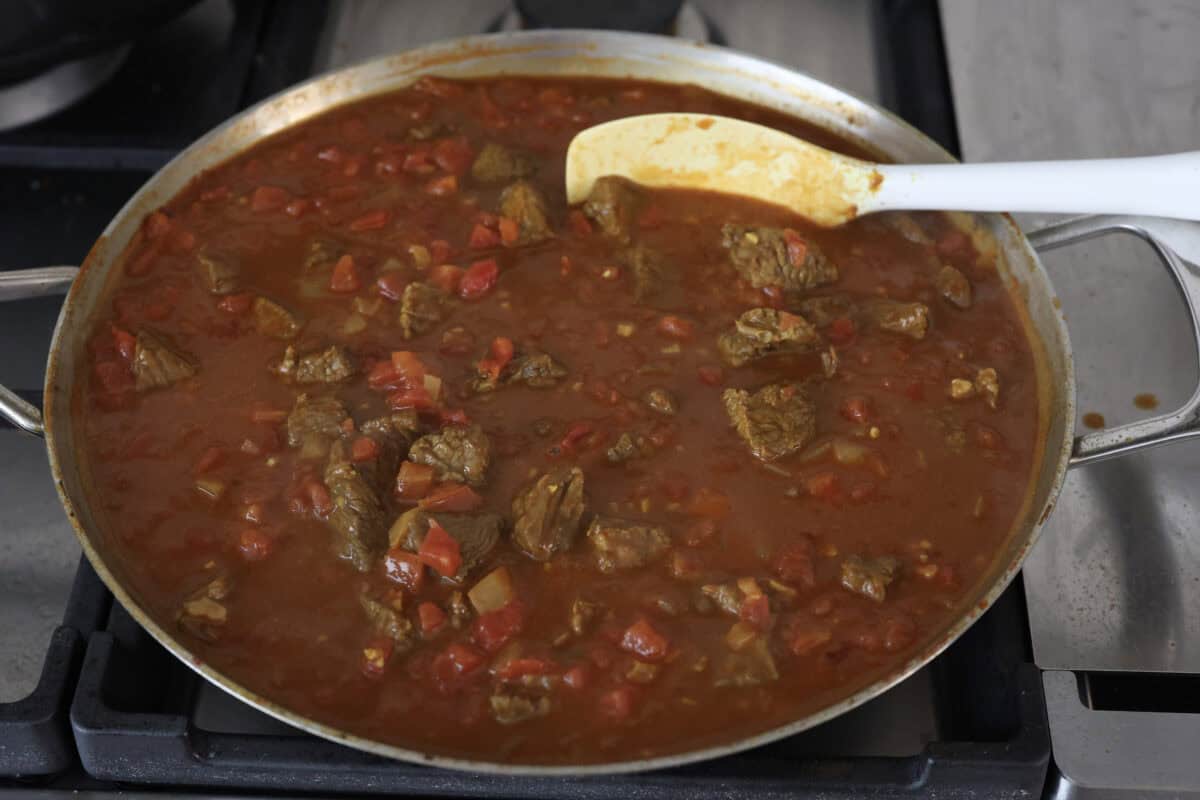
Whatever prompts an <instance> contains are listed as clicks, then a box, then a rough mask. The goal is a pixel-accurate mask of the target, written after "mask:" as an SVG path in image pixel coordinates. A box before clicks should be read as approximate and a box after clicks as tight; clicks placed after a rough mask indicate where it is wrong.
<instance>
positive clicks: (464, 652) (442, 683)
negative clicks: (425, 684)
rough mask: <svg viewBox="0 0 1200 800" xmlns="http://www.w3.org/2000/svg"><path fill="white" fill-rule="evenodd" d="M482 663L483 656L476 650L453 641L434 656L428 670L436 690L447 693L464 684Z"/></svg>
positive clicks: (477, 670)
mask: <svg viewBox="0 0 1200 800" xmlns="http://www.w3.org/2000/svg"><path fill="white" fill-rule="evenodd" d="M483 665H484V657H483V655H482V654H481V653H480V652H479V651H478V650H476V649H475V648H473V647H470V646H469V645H465V644H461V643H459V642H455V643H454V644H452V645H450V646H449V647H447V648H446V649H445V650H443V651H442V652H441V653H438V654H437V655H436V656H435V657H434V659H433V662H432V663H431V664H430V665H429V666H430V670H429V671H430V674H431V675H432V677H433V681H434V685H435V686H436V687H437V689H438V691H440V692H443V693H445V694H449V693H451V692H455V691H458V690H459V689H461V688H463V687H464V686H466V685H467V683H469V682H470V679H471V677H472V676H474V675H475V674H477V673H479V670H480V669H481V668H482V667H483Z"/></svg>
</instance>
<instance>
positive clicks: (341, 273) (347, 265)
mask: <svg viewBox="0 0 1200 800" xmlns="http://www.w3.org/2000/svg"><path fill="white" fill-rule="evenodd" d="M329 288H330V290H331V291H334V292H357V291H358V290H359V289H361V288H362V278H361V277H360V276H359V274H358V267H357V266H356V265H355V263H354V256H352V255H350V254H349V253H346V254H345V255H344V256H342V257H341V258H339V259H338V260H337V263H336V264H334V265H333V275H331V276H330V278H329Z"/></svg>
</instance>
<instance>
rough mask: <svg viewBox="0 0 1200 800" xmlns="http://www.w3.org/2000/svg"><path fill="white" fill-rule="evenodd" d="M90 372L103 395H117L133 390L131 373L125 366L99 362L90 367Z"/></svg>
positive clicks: (113, 362) (111, 362)
mask: <svg viewBox="0 0 1200 800" xmlns="http://www.w3.org/2000/svg"><path fill="white" fill-rule="evenodd" d="M92 372H93V374H94V375H95V376H96V382H97V383H99V384H100V390H101V391H102V392H104V393H105V394H111V395H117V394H123V393H125V392H129V391H132V390H133V373H132V372H131V371H130V369H129V366H128V365H127V364H122V363H120V362H118V361H101V362H99V363H97V364H96V366H94V367H92Z"/></svg>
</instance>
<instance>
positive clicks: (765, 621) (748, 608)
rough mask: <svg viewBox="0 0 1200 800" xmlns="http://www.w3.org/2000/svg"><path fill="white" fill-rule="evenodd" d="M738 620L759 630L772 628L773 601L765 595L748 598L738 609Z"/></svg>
mask: <svg viewBox="0 0 1200 800" xmlns="http://www.w3.org/2000/svg"><path fill="white" fill-rule="evenodd" d="M738 618H739V619H741V620H742V621H744V622H746V623H747V624H749V625H752V626H754V628H755V629H757V630H760V631H765V630H767V629H768V628H769V627H770V626H771V601H770V600H768V599H767V596H766V595H765V594H760V595H757V596H756V597H748V598H746V599H745V600H743V601H742V605H741V606H740V607H739V608H738Z"/></svg>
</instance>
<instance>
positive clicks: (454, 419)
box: [437, 408, 471, 427]
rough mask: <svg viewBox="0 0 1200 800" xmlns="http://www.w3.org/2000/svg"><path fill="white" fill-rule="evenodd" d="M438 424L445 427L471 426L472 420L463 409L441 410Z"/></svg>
mask: <svg viewBox="0 0 1200 800" xmlns="http://www.w3.org/2000/svg"><path fill="white" fill-rule="evenodd" d="M437 415H438V423H439V424H441V425H442V426H443V427H445V426H446V425H470V424H471V418H470V417H468V416H467V412H466V411H463V410H462V409H461V408H439V409H438V412H437Z"/></svg>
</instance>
